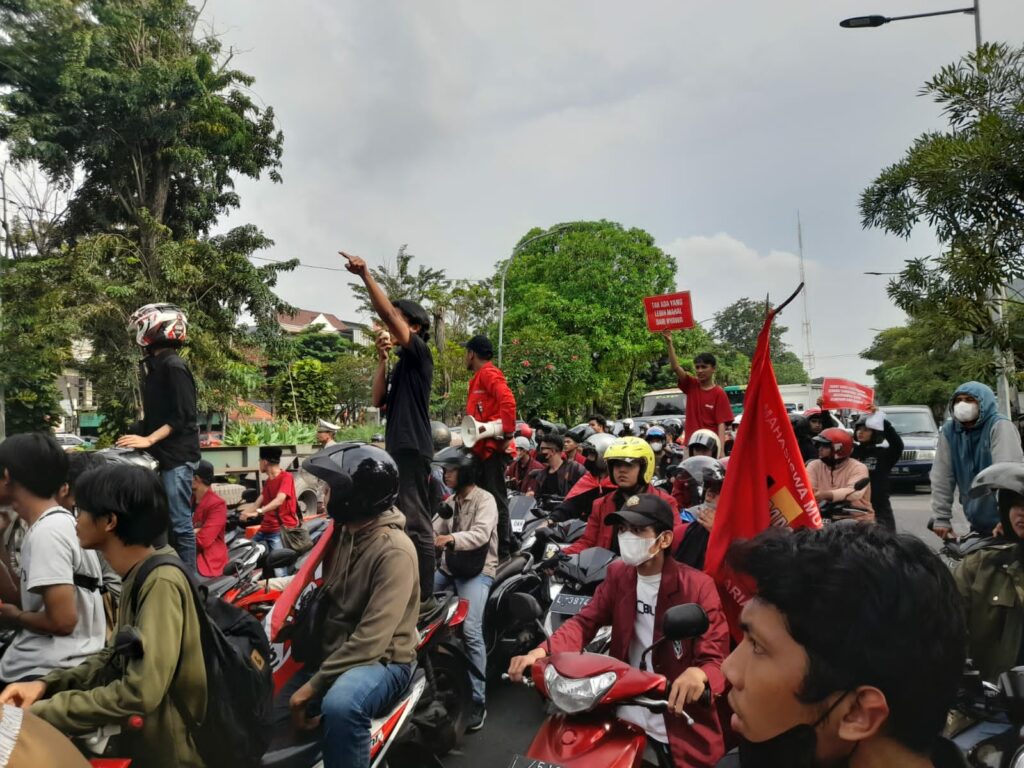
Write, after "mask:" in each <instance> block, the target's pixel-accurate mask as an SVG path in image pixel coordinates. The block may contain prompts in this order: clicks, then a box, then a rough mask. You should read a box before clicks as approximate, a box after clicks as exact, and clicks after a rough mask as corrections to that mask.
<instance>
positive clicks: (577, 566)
mask: <svg viewBox="0 0 1024 768" xmlns="http://www.w3.org/2000/svg"><path fill="white" fill-rule="evenodd" d="M617 559H618V556H617V555H616V554H615V553H614V552H612V551H611V550H610V549H604V548H603V547H591V548H590V549H585V550H583V551H582V552H578V553H576V554H574V555H562V554H557V555H555V556H554V557H552V558H551V559H550V560H548V561H546V563H549V564H551V565H553V566H554V573H553V574H552V576H551V586H550V598H551V602H550V607H549V608H548V611H547V615H546V616H545V618H544V631H545V632H547V633H548V634H553V633H554V632H555V631H556V630H557V629H558V628H559V627H560V626H562V624H564V623H565V622H566V621H568V620H569V619H570V618H572V617H573V616H575V615H576V614H577V613H579V612H580V611H582V610H583V609H584V608H585V607H586V606H587V605H588V604H589V603H590V601H591V599H592V598H593V597H594V592H595V591H596V590H597V588H598V586H599V585H600V584H601V582H603V581H604V580H605V577H606V576H607V575H608V566H610V565H611V564H612V563H613V562H615V561H616V560H617Z"/></svg>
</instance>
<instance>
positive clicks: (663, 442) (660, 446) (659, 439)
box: [644, 426, 679, 478]
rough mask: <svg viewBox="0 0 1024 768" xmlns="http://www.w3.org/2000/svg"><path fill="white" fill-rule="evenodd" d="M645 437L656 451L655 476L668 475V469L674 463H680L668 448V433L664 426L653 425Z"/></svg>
mask: <svg viewBox="0 0 1024 768" xmlns="http://www.w3.org/2000/svg"><path fill="white" fill-rule="evenodd" d="M644 439H645V440H646V441H647V443H648V445H650V446H651V450H652V451H654V462H655V463H654V466H655V469H654V476H655V477H657V478H665V477H668V470H669V467H670V466H671V465H672V464H676V463H678V461H679V460H678V458H676V455H675V454H674V453H671V452H670V451H669V450H668V434H667V433H666V432H665V428H664V427H659V426H653V427H650V428H649V429H648V430H647V434H646V435H644Z"/></svg>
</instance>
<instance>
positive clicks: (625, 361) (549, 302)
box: [498, 221, 676, 413]
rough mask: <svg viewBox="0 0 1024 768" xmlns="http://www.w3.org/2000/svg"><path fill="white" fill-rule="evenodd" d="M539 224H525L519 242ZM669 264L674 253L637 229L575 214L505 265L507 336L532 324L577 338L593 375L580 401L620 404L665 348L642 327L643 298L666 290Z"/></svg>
mask: <svg viewBox="0 0 1024 768" xmlns="http://www.w3.org/2000/svg"><path fill="white" fill-rule="evenodd" d="M543 232H544V230H541V229H533V230H530V231H529V232H527V233H526V234H524V235H523V237H522V238H521V239H520V242H521V243H522V242H524V241H526V240H528V239H529V238H533V237H535V236H537V235H539V234H542V233H543ZM503 267H504V263H501V264H499V265H498V268H499V270H500V269H502V268H503ZM675 271H676V265H675V260H674V259H673V258H672V257H671V256H669V255H668V254H666V253H665V252H663V251H662V250H661V249H660V248H658V247H657V246H656V245H655V243H654V238H653V237H652V236H651V235H650V234H648V233H647V232H645V231H643V230H641V229H636V228H633V229H626V228H625V227H623V226H622V225H621V224H617V223H615V222H610V221H580V222H574V223H572V224H571V225H569V226H568V228H566V229H564V230H562V231H560V232H558V233H557V234H552V235H551V236H550V237H545V238H542V239H539V240H536V241H535V242H533V243H530V244H529V245H527V246H526V247H525V248H524V249H523V250H522V251H521V252H520V253H519V254H518V255H517V256H516V258H515V259H514V260H513V261H512V263H511V264H510V265H509V267H508V274H507V277H506V283H505V338H514V337H516V336H522V337H526V336H527V329H530V328H531V327H532V326H537V327H538V329H539V330H538V333H539V332H540V331H544V332H546V333H547V334H548V335H549V336H550V337H551V338H556V339H558V338H570V337H571V338H579V339H580V340H581V342H580V343H581V351H583V352H584V353H586V354H589V355H590V359H591V365H592V367H593V368H594V370H595V372H596V374H597V379H596V382H595V386H594V388H593V389H592V390H591V391H590V392H589V395H588V396H587V398H586V399H587V401H588V402H581V403H579V404H578V407H579V408H581V409H582V410H590V409H591V408H600V409H602V410H604V411H605V412H608V413H619V412H625V411H626V410H628V405H629V393H630V392H631V391H633V389H634V387H635V384H636V382H637V380H638V378H637V377H638V375H639V374H640V372H641V371H643V370H645V369H646V368H647V366H648V365H649V363H650V362H651V360H654V359H656V358H658V357H659V356H660V355H661V354H662V352H663V350H664V342H663V340H662V339H661V337H660V336H657V335H655V334H652V333H651V332H650V331H648V330H647V326H646V321H645V317H644V309H643V298H644V297H645V296H653V295H657V294H663V293H667V292H668V291H670V290H672V288H673V285H674V282H675ZM581 358H582V355H581Z"/></svg>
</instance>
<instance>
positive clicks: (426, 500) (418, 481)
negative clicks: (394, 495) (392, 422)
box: [391, 451, 437, 602]
mask: <svg viewBox="0 0 1024 768" xmlns="http://www.w3.org/2000/svg"><path fill="white" fill-rule="evenodd" d="M391 458H393V459H394V460H395V463H396V464H397V465H398V508H399V510H401V512H402V514H403V515H405V532H406V533H407V534H408V535H409V538H410V539H412V543H413V546H415V547H416V555H417V557H418V559H419V566H420V569H419V570H420V601H421V602H422V601H423V600H426V599H427V598H428V597H430V596H431V595H433V594H434V568H435V567H436V560H437V553H436V551H435V549H434V525H433V522H432V520H431V513H430V496H429V493H428V491H427V477H428V475H430V462H429V461H427V459H426V457H424V456H421V455H420V453H419V452H418V451H395V452H394V453H393V454H391Z"/></svg>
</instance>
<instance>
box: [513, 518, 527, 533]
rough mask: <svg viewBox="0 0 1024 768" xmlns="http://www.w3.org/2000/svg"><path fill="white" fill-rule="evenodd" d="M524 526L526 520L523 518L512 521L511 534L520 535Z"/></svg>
mask: <svg viewBox="0 0 1024 768" xmlns="http://www.w3.org/2000/svg"><path fill="white" fill-rule="evenodd" d="M524 525H526V519H525V518H522V517H521V518H519V519H518V520H513V521H512V533H522V532H523V526H524Z"/></svg>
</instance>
